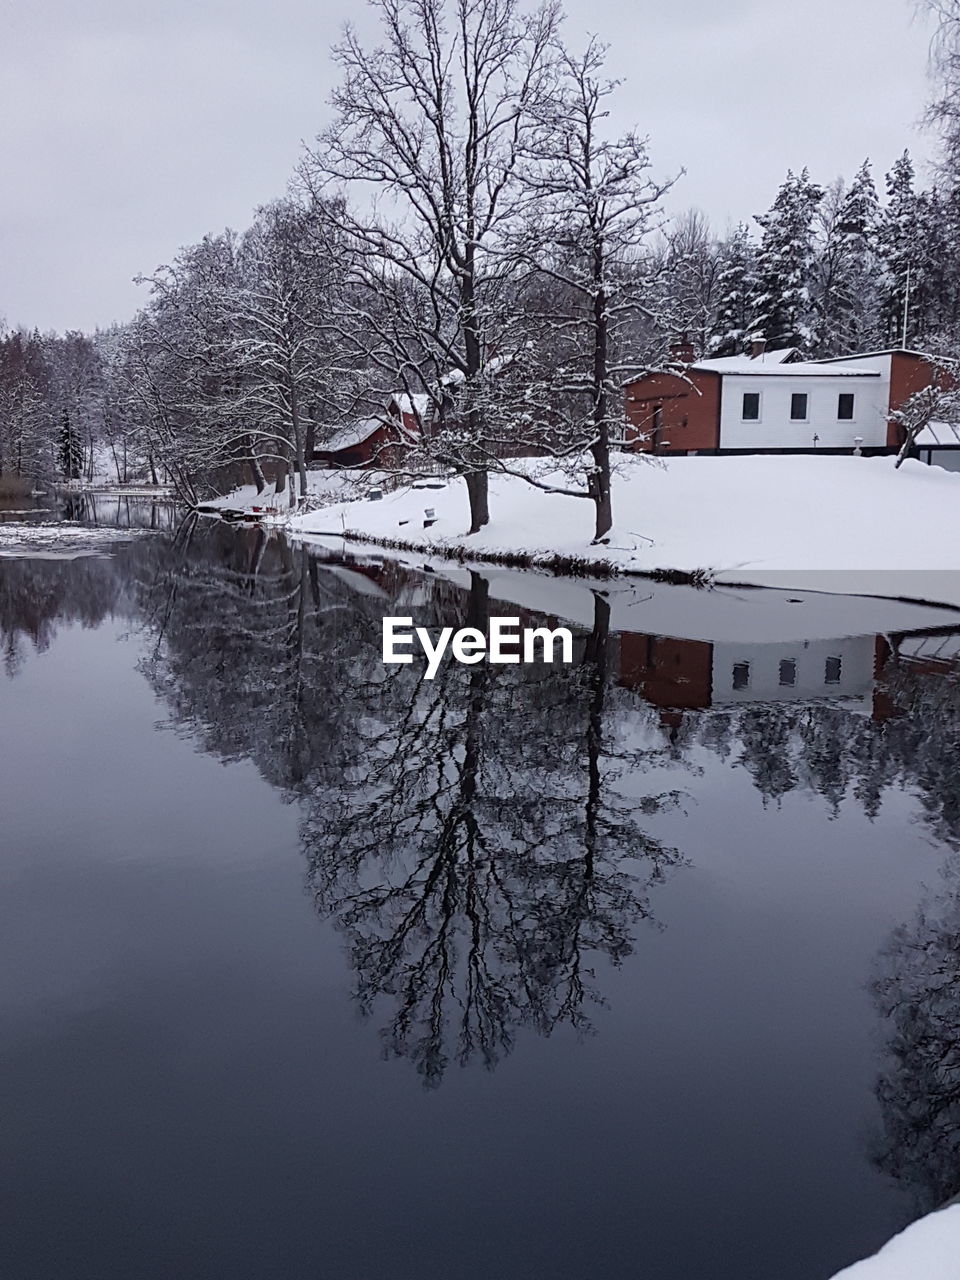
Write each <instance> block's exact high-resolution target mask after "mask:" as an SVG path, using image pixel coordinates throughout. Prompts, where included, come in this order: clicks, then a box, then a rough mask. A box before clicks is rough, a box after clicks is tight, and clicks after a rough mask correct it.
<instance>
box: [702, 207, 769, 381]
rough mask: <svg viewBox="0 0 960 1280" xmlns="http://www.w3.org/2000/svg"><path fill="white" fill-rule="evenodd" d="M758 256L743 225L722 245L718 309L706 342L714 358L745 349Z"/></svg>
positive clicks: (717, 292)
mask: <svg viewBox="0 0 960 1280" xmlns="http://www.w3.org/2000/svg"><path fill="white" fill-rule="evenodd" d="M756 255H757V251H756V245H755V244H754V242H753V238H752V236H751V235H750V228H749V227H748V226H747V225H746V223H744V222H741V223H739V224H738V225H737V226H736V227H735V228H734V229H733V231H732V232H731V233H730V235H728V236H727V238H726V239H725V240H724V241H722V242H721V244H720V246H719V258H720V265H719V269H718V271H717V279H716V285H715V294H716V298H717V307H716V314H715V316H714V320H713V326H712V329H711V333H710V337H709V341H708V343H707V352H708V354H709V355H711V356H732V355H737V354H738V353H739V352H741V351H742V350H743V347H744V344H745V342H746V339H747V335H748V334H749V332H750V319H751V304H752V299H753V297H754V294H755V292H756V279H755V271H756Z"/></svg>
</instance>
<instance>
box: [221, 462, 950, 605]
mask: <svg viewBox="0 0 960 1280" xmlns="http://www.w3.org/2000/svg"><path fill="white" fill-rule="evenodd" d="M312 474H313V475H314V476H317V475H320V476H323V475H324V474H329V475H332V476H336V474H337V473H316V472H314V473H312ZM558 482H560V481H559V478H558ZM325 483H326V484H327V485H328V486H329V484H330V481H326V482H325ZM318 497H320V500H321V501H323V500H326V502H327V505H325V506H322V507H321V508H320V509H318V510H315V511H312V512H309V513H307V514H305V515H301V516H297V517H292V518H291V519H290V520H289V529H290V532H291V533H294V534H297V535H300V536H304V537H307V536H309V537H324V536H326V537H330V536H344V535H347V536H350V535H351V534H355V535H358V536H359V537H361V538H374V539H378V538H379V539H388V540H398V541H401V542H403V543H405V544H407V545H409V546H410V547H411V548H416V549H422V550H424V551H428V552H434V553H437V552H439V553H450V552H454V553H457V552H459V553H461V554H462V553H463V552H464V551H466V552H467V554H468V555H471V554H472V556H475V557H476V558H477V559H480V560H482V559H483V558H484V557H489V556H494V557H496V556H498V555H502V554H503V553H505V552H522V553H525V554H528V555H529V556H530V557H531V560H532V562H533V563H537V562H538V561H539V562H545V561H547V560H549V559H550V558H552V557H554V556H557V555H560V556H565V557H571V558H577V559H580V560H582V561H585V562H587V563H588V564H590V563H595V564H597V565H601V564H606V565H613V566H614V567H615V568H617V569H619V570H623V571H627V572H641V573H649V572H651V571H654V570H665V569H669V570H680V571H682V572H690V573H692V572H695V571H698V570H699V571H706V572H707V573H709V575H710V576H711V578H712V579H713V580H714V581H716V582H720V583H748V584H753V585H757V586H774V587H781V588H786V587H791V586H794V585H796V586H799V587H802V588H803V589H805V590H808V591H809V590H821V591H830V592H844V593H854V594H863V595H883V596H900V597H904V598H907V599H915V600H929V601H934V602H939V603H948V604H952V605H957V606H960V475H958V474H955V473H952V472H948V471H944V470H942V469H941V468H939V467H928V466H925V465H923V464H921V463H919V462H913V461H908V462H906V463H905V464H904V465H903V467H902V468H901V469H900V470H899V471H895V470H894V465H893V460H892V459H890V458H855V457H838V456H824V457H815V456H798V455H795V456H788V457H777V456H770V455H768V456H759V455H756V456H749V455H748V456H743V457H693V458H673V459H670V460H669V461H667V462H665V463H664V464H663V465H650V464H649V462H646V461H645V460H644V459H642V458H638V457H625V458H623V459H622V460H621V462H620V467H619V474H617V475H616V477H615V479H614V515H615V519H616V525H615V529H614V531H613V533H612V534H611V536H610V538H609V541H608V543H607V544H606V545H603V546H592V545H591V538H592V520H593V509H592V505H591V504H590V503H589V502H587V501H586V500H584V499H579V498H570V497H564V496H562V495H559V494H550V493H544V492H543V491H542V490H539V489H536V488H534V487H532V486H531V485H529V484H527V483H526V482H525V481H524V480H523V479H522V478H517V477H513V476H491V479H490V514H491V522H490V524H489V525H487V526H486V528H484V529H483V530H482V531H481V532H480V533H479V534H476V535H473V536H467V534H466V532H465V530H466V528H467V527H468V523H469V521H468V506H467V496H466V488H465V485H464V482H463V480H462V479H459V478H458V479H454V480H451V481H450V482H449V483H448V484H446V485H445V486H444V487H443V488H439V489H421V488H413V489H409V488H407V489H398V490H396V491H394V492H388V493H385V494H384V496H383V497H382V498H381V499H380V500H379V501H371V500H369V499H368V498H364V497H360V498H353V499H347V500H345V501H344V500H339V501H338V500H333V498H334V495H333V493H332V491H330V489H329V488H328V489H327V491H326V492H325V493H324V494H322V495H321V494H318ZM227 505H229V503H228V504H227ZM428 508H429V509H432V510H433V513H434V519H435V522H434V523H433V524H432V525H431V526H430V527H429V528H425V527H424V525H425V521H426V519H427V516H426V510H427V509H428ZM798 575H802V577H798Z"/></svg>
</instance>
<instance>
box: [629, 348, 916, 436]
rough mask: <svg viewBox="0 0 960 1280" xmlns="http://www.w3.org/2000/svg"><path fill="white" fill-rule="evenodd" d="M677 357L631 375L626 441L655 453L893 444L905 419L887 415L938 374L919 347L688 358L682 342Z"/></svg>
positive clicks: (674, 354) (756, 351)
mask: <svg viewBox="0 0 960 1280" xmlns="http://www.w3.org/2000/svg"><path fill="white" fill-rule="evenodd" d="M671 356H672V359H673V363H671V364H670V365H668V366H667V368H666V369H664V370H662V371H660V372H656V373H649V374H645V375H643V376H642V377H639V378H635V379H633V380H632V381H630V382H629V383H627V385H626V387H625V388H624V394H625V397H626V402H625V414H626V419H627V429H626V447H627V448H628V449H634V450H639V451H643V452H654V453H681V454H683V453H776V452H788V453H806V452H813V451H814V450H821V451H823V450H827V451H830V450H832V451H835V452H850V451H851V450H852V449H853V448H854V447H855V446H856V445H857V443H858V442H859V443H860V445H861V446H862V448H863V449H864V451H865V452H873V453H886V452H890V451H895V450H896V449H898V448H899V446H900V444H901V442H902V439H903V437H902V434H901V428H900V427H899V426H897V425H896V424H893V423H891V422H890V421H889V418H890V415H891V413H893V412H894V411H895V410H897V409H899V408H901V407H902V405H903V404H904V402H905V401H906V400H907V399H908V398H909V396H911V395H912V394H913V393H914V392H915V391H918V390H920V389H921V388H923V387H926V386H929V385H930V383H931V382H932V380H933V378H934V376H935V375H934V369H933V366H932V364H931V362H930V360H929V359H928V358H927V357H926V356H923V355H921V354H920V353H918V352H915V351H875V352H870V353H867V354H864V355H858V356H849V357H840V358H834V359H830V360H818V361H809V360H802V359H800V356H799V352H798V351H797V350H796V349H795V348H793V347H787V348H784V349H782V350H779V351H766V350H765V348H764V344H763V343H762V342H756V343H754V346H753V349H752V351H751V354H749V355H741V356H725V357H722V358H718V359H708V360H694V358H693V349H692V347H691V346H690V345H689V344H687V343H677V344H675V345H674V346H673V347H672V348H671Z"/></svg>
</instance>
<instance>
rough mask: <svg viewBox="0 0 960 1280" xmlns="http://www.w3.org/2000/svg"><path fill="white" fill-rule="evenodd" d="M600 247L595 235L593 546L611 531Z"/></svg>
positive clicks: (605, 330) (606, 357)
mask: <svg viewBox="0 0 960 1280" xmlns="http://www.w3.org/2000/svg"><path fill="white" fill-rule="evenodd" d="M603 276H604V245H603V239H602V237H601V236H600V235H595V238H594V246H593V286H594V291H593V425H594V433H595V437H596V438H595V443H594V444H593V445H592V446H591V449H590V452H591V454H592V455H593V465H594V471H593V474H592V475H591V476H590V482H589V485H588V486H587V487H588V491H589V493H590V497H591V498H592V499H593V504H594V507H595V508H596V528H595V532H594V535H593V540H594V542H599V541H600V539H601V538H603V537H605V536H606V535H607V534H608V533H609V532H610V530H611V528H612V527H613V503H612V501H611V497H610V423H609V420H608V418H607V380H608V375H609V372H610V371H609V368H608V361H609V351H608V347H609V334H608V324H609V320H608V317H607V292H606V289H605V288H604V282H603Z"/></svg>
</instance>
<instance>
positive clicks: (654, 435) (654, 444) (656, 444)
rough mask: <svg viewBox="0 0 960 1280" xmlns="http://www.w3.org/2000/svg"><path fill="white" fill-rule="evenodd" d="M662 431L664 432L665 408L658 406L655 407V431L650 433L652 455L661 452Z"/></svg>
mask: <svg viewBox="0 0 960 1280" xmlns="http://www.w3.org/2000/svg"><path fill="white" fill-rule="evenodd" d="M662 431H663V406H662V405H659V404H656V405H654V406H653V430H652V431H651V432H650V452H651V453H659V452H660V445H661V434H662Z"/></svg>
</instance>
